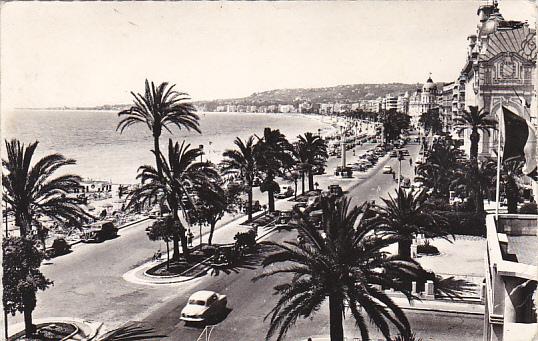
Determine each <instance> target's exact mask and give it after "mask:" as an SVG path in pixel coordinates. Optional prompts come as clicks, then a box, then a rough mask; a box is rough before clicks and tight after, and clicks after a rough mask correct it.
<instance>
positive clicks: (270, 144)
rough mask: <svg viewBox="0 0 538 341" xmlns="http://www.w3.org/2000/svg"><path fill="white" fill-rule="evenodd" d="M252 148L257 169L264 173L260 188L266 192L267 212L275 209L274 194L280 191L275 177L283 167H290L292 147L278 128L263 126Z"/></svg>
mask: <svg viewBox="0 0 538 341" xmlns="http://www.w3.org/2000/svg"><path fill="white" fill-rule="evenodd" d="M254 148H255V155H256V163H257V165H258V169H259V170H260V171H261V172H262V173H263V174H264V178H263V181H262V184H261V186H260V190H261V191H262V192H267V196H268V206H269V212H273V211H274V210H275V195H274V194H275V192H276V193H278V192H279V191H280V187H279V186H278V183H277V182H276V181H275V177H276V176H278V175H281V174H282V172H283V170H284V169H289V168H291V165H292V164H293V159H292V156H291V153H290V151H291V149H292V147H291V145H290V143H289V142H288V140H287V139H286V137H285V136H284V134H282V133H281V132H280V130H278V129H275V130H273V129H271V128H265V129H264V131H263V137H261V138H258V142H257V143H256V145H255V147H254Z"/></svg>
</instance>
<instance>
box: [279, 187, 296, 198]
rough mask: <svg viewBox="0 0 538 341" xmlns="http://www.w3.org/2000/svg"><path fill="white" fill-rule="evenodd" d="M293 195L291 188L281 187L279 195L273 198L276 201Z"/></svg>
mask: <svg viewBox="0 0 538 341" xmlns="http://www.w3.org/2000/svg"><path fill="white" fill-rule="evenodd" d="M293 193H295V191H294V190H293V188H291V186H281V187H280V193H277V194H275V198H277V199H284V198H287V197H291V196H292V195H293Z"/></svg>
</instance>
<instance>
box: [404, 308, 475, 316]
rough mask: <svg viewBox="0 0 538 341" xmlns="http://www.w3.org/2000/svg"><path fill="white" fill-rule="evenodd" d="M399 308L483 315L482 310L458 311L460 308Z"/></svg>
mask: <svg viewBox="0 0 538 341" xmlns="http://www.w3.org/2000/svg"><path fill="white" fill-rule="evenodd" d="M399 307H400V308H401V309H405V310H415V311H431V312H435V313H449V314H459V315H474V316H484V313H483V312H478V311H460V310H454V309H447V310H445V309H439V308H430V307H411V306H409V307H402V306H399Z"/></svg>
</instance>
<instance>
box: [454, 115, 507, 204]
mask: <svg viewBox="0 0 538 341" xmlns="http://www.w3.org/2000/svg"><path fill="white" fill-rule="evenodd" d="M488 116H489V112H487V111H483V109H480V110H478V107H477V106H469V111H467V110H463V115H462V116H460V117H456V118H455V124H456V125H460V126H461V127H460V128H459V129H458V133H461V132H462V131H464V130H465V129H471V135H470V136H469V139H470V141H471V150H470V153H469V160H470V161H471V169H470V171H471V173H472V175H473V176H474V177H478V173H479V169H478V168H479V166H478V142H479V141H480V134H479V131H481V132H483V133H486V134H488V135H489V134H490V130H495V129H497V128H496V125H497V121H496V120H494V119H491V118H488ZM482 192H483V191H482V189H481V188H480V186H478V185H475V186H474V188H473V197H474V202H475V207H476V212H477V213H480V212H483V211H484V199H483V195H482Z"/></svg>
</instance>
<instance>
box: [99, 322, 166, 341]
mask: <svg viewBox="0 0 538 341" xmlns="http://www.w3.org/2000/svg"><path fill="white" fill-rule="evenodd" d="M164 337H167V335H163V334H157V333H155V331H154V330H153V328H151V327H148V326H147V325H145V324H144V323H142V322H127V323H126V324H124V325H123V326H121V327H119V328H118V329H115V330H112V331H110V332H108V333H106V334H105V335H103V336H102V337H101V338H99V341H120V340H121V341H131V340H161V339H162V338H164Z"/></svg>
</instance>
